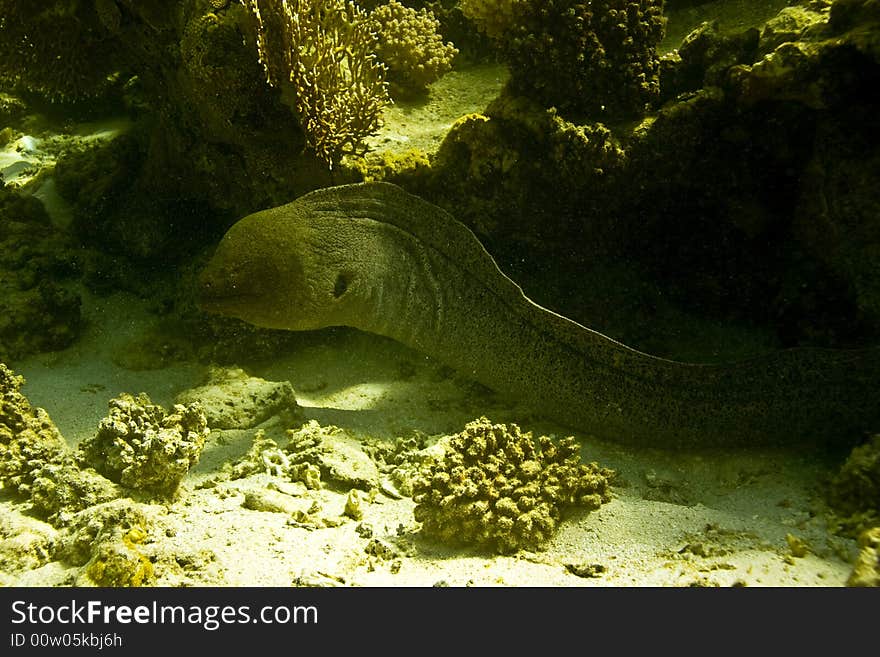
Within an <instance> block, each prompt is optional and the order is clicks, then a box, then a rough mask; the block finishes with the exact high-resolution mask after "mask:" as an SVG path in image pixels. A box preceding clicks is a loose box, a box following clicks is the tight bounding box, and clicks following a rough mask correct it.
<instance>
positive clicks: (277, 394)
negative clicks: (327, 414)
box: [175, 366, 299, 429]
mask: <svg viewBox="0 0 880 657" xmlns="http://www.w3.org/2000/svg"><path fill="white" fill-rule="evenodd" d="M175 402H176V403H178V404H183V405H188V404H191V403H193V402H198V403H199V404H200V405H201V408H202V411H203V412H204V414H205V418H206V419H207V422H208V426H210V427H211V428H212V429H249V428H250V427H253V426H255V425H257V424H260V423H261V422H264V421H265V420H267V419H269V418H270V417H272V416H274V415H277V414H279V413H282V412H287V413H290V414H293V413H296V411H297V409H298V408H299V406H298V404H297V403H296V394H295V393H294V391H293V386H291V385H290V382H289V381H266V380H265V379H261V378H259V377H255V376H248V374H247V373H246V372H245V371H244V370H242V369H240V368H237V367H227V368H224V367H216V366H213V367H211V368H210V370H209V372H208V380H207V381H206V383H205V384H204V385H201V386H198V387H196V388H191V389H189V390H185V391H183V392H181V393H180V394H179V395H177V397H176V398H175Z"/></svg>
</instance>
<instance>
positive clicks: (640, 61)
mask: <svg viewBox="0 0 880 657" xmlns="http://www.w3.org/2000/svg"><path fill="white" fill-rule="evenodd" d="M461 8H462V11H463V12H464V14H465V15H466V16H469V17H470V18H471V19H472V20H473V21H474V22H475V23H476V24H477V26H478V27H479V28H480V29H481V30H483V31H484V32H485V33H486V34H488V35H489V36H491V37H492V38H493V39H495V40H496V42H497V43H498V44H499V47H500V49H501V51H502V53H503V54H504V56H505V57H506V58H507V59H508V61H509V63H510V67H511V74H512V80H511V82H512V85H513V87H514V88H515V89H516V90H517V91H518V92H520V93H523V94H524V95H527V96H530V97H532V98H535V99H536V100H539V101H540V102H542V103H543V104H544V105H545V106H548V107H549V106H555V107H557V108H558V109H559V110H560V111H562V112H570V113H583V114H589V115H593V116H607V115H611V116H614V115H624V116H626V115H637V114H639V113H641V111H642V110H643V108H644V106H645V104H646V103H647V102H648V101H650V100H651V99H652V98H654V97H656V95H657V94H658V93H659V59H658V57H657V54H656V46H657V44H658V43H659V42H660V40H661V39H662V38H663V32H664V22H663V17H662V8H663V1H662V0H594V1H592V2H576V1H574V0H463V1H462V5H461Z"/></svg>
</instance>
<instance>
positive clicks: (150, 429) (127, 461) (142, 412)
mask: <svg viewBox="0 0 880 657" xmlns="http://www.w3.org/2000/svg"><path fill="white" fill-rule="evenodd" d="M109 405H110V413H109V415H108V416H107V417H105V418H104V419H103V420H101V423H100V424H99V426H98V432H97V433H96V434H95V435H94V436H92V437H91V438H88V439H86V440H85V441H83V442H82V444H81V445H80V454H79V458H80V461H81V462H83V463H85V464H88V465H91V466H93V467H94V468H95V469H96V470H97V471H98V472H100V473H101V474H102V475H104V476H105V477H107V478H108V479H110V480H111V481H114V482H116V483H119V484H122V485H123V486H127V487H129V488H135V489H140V490H145V491H148V492H152V493H156V494H159V495H165V496H170V495H173V494H174V492H175V491H176V490H177V487H178V486H179V485H180V481H181V479H183V477H184V475H185V474H186V473H187V471H188V470H189V469H190V467H192V466H193V465H195V464H196V463H197V462H198V460H199V455H200V454H201V451H202V448H203V447H204V446H205V438H206V437H207V435H208V432H209V430H208V427H207V422H206V420H205V414H204V413H203V412H202V410H201V407H200V406H199V405H198V404H195V403H194V404H190V405H188V406H183V405H181V404H175V406H174V407H173V410H172V412H171V413H168V412H166V411H165V409H164V408H162V407H161V406H158V405H156V404H153V403H152V402H151V401H150V398H149V397H148V396H147V395H146V394H144V393H141V394H140V395H138V396H137V397H133V396H132V395H130V394H128V393H123V394H122V395H120V396H119V397H116V398H115V399H111V400H110V404H109Z"/></svg>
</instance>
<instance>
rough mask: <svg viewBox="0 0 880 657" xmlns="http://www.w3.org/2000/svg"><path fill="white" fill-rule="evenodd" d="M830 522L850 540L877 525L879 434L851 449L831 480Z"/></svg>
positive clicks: (879, 521)
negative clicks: (849, 537)
mask: <svg viewBox="0 0 880 657" xmlns="http://www.w3.org/2000/svg"><path fill="white" fill-rule="evenodd" d="M827 498H828V503H829V504H830V505H831V508H832V510H833V513H832V516H831V523H832V524H833V525H835V526H836V527H837V531H838V532H841V533H843V534H846V535H848V536H852V537H853V538H855V537H857V536H859V535H860V534H861V533H863V532H864V531H866V530H868V529H870V528H871V527H875V526H877V525H880V434H876V435H874V436H873V437H871V439H870V440H868V441H867V442H865V443H864V444H862V445H859V446H858V447H855V448H853V450H852V452H850V455H849V456H848V457H847V459H846V461H845V462H844V464H843V465H842V466H841V467H840V470H839V471H838V472H837V474H836V475H835V476H834V477H833V479H832V480H831V483H830V486H829V489H828V494H827Z"/></svg>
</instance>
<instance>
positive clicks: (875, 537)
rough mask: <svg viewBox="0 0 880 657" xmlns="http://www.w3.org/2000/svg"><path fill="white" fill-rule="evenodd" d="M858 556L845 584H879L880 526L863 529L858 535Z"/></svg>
mask: <svg viewBox="0 0 880 657" xmlns="http://www.w3.org/2000/svg"><path fill="white" fill-rule="evenodd" d="M859 548H861V550H860V551H859V556H858V557H857V558H856V563H855V566H854V567H853V570H852V573H850V576H849V578H848V579H847V580H846V585H847V586H872V587H876V586H880V527H874V528H872V529H868V530H865V531H864V532H862V534H861V535H860V536H859Z"/></svg>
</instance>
